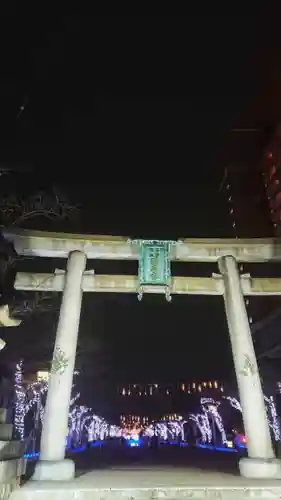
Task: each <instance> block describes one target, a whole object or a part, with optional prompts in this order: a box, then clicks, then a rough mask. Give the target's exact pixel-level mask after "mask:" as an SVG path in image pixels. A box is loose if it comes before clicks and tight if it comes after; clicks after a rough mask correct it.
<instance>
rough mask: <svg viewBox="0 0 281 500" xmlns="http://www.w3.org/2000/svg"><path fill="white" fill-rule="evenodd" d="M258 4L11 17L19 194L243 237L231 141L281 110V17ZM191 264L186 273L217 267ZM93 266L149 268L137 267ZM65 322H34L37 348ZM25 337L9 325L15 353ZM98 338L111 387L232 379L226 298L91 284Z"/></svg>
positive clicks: (166, 227)
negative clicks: (194, 11)
mask: <svg viewBox="0 0 281 500" xmlns="http://www.w3.org/2000/svg"><path fill="white" fill-rule="evenodd" d="M255 13H256V15H255V16H253V15H252V16H245V15H244V16H240V15H239V13H238V12H237V13H233V14H232V15H231V16H229V17H225V16H220V17H218V16H206V17H203V16H200V17H193V16H181V17H179V16H162V17H161V16H94V17H91V18H78V19H73V18H63V19H62V18H58V19H55V17H54V16H53V17H52V18H49V19H48V18H46V17H45V15H44V16H43V14H41V13H40V12H38V13H37V14H38V17H37V21H36V23H34V22H33V21H32V20H31V18H30V16H29V13H28V12H25V14H24V15H20V14H18V15H13V16H12V15H11V16H10V17H9V19H8V18H7V19H6V22H5V29H6V31H4V33H3V30H2V35H1V36H3V37H4V38H3V40H4V39H5V36H6V37H7V39H8V40H9V43H8V44H7V43H5V47H6V60H5V61H4V63H3V67H2V70H1V74H2V77H1V133H2V141H1V155H2V158H0V161H1V162H2V165H8V164H15V163H20V164H23V163H24V164H25V166H27V168H28V169H29V172H28V173H26V174H22V175H21V177H20V180H19V181H18V182H17V186H16V189H17V190H18V191H22V192H25V191H26V190H32V189H35V188H39V189H43V188H48V187H50V186H51V185H53V184H56V185H59V186H60V188H61V189H63V191H64V192H65V193H67V195H68V196H69V198H70V199H71V200H72V201H74V202H75V203H78V204H79V205H80V206H81V212H80V219H79V224H78V225H77V226H76V227H77V228H78V230H79V231H80V232H88V233H98V234H103V233H104V234H120V235H126V236H130V237H144V238H145V237H154V238H175V239H176V238H180V237H183V236H185V237H212V236H213V237H219V236H230V235H231V228H230V227H229V225H228V220H227V216H226V213H225V212H224V207H223V204H222V200H221V199H220V197H219V194H218V190H219V184H220V182H221V179H222V175H223V170H224V168H225V162H229V161H231V154H232V153H231V147H232V148H233V147H241V144H242V142H239V140H237V141H238V142H234V143H233V139H232V138H231V137H232V134H231V129H232V128H235V127H238V128H239V127H242V128H243V127H246V128H251V127H258V128H259V127H261V126H263V124H264V123H268V122H269V121H271V120H274V119H275V115H274V113H276V114H278V111H279V104H280V101H279V102H278V101H277V100H276V101H275V104H274V106H273V105H272V99H271V97H270V91H269V90H268V82H269V81H272V79H274V78H273V75H275V85H276V81H280V74H279V73H280V68H279V69H278V68H277V65H276V57H277V56H276V54H277V52H278V50H277V48H276V44H277V45H278V38H276V37H277V29H276V27H277V21H276V25H275V19H277V18H278V16H277V15H276V13H275V14H274V13H273V11H270V9H269V8H268V9H266V10H265V9H260V11H259V9H258V7H257V6H255ZM32 19H34V13H33V17H32ZM2 22H3V20H2ZM3 68H4V70H3ZM272 95H276V94H274V92H272ZM23 104H24V110H23V111H22V112H21V113H20V107H21V106H22V105H23ZM233 144H234V146H233ZM7 183H8V181H7ZM19 186H20V188H19ZM65 229H67V228H65ZM45 265H46V267H48V266H52V265H53V264H50V263H47V262H46V263H44V266H45ZM61 265H63V264H61ZM177 266H178V267H177ZM177 266H176V265H175V266H174V267H173V273H174V274H175V275H184V274H185V275H202V276H204V275H205V276H208V275H210V273H211V272H215V271H216V268H215V267H211V266H203V265H201V266H200V265H199V264H198V265H197V266H194V265H187V264H186V265H185V266H184V267H182V266H179V265H177ZM88 267H89V268H91V267H92V268H95V269H96V271H97V272H100V273H107V272H108V273H110V272H112V273H115V274H117V273H124V274H125V273H128V274H130V273H136V269H137V267H136V263H124V262H123V263H122V262H121V263H117V262H114V263H107V262H103V263H102V262H90V263H89V264H88ZM40 321H41V322H40ZM54 322H55V320H50V319H47V318H45V317H44V316H42V318H41V319H40V318H38V317H37V318H31V319H28V320H27V321H26V323H25V325H24V326H23V327H22V328H21V342H24V343H25V346H24V347H23V344H22V343H21V349H25V351H26V350H27V351H28V348H27V346H28V345H31V344H34V340H35V339H36V341H37V342H38V356H39V353H40V352H41V353H42V352H43V351H42V350H41V351H40V342H41V341H42V339H41V338H40V336H39V335H38V329H40V332H41V333H40V335H41V337H44V335H45V337H44V338H46V335H49V332H50V331H51V330H52V335H54V328H53V326H52V328H51V327H50V324H53V323H54ZM44 332H45V333H44ZM17 335H18V333H17V332H11V333H10V332H9V336H10V350H11V351H13V356H15V353H16V351H17V348H18V347H17V340H16V337H17ZM24 339H25V340H24ZM83 342H84V346H86V348H85V347H84V354H83V355H81V360H80V362H81V366H84V377H85V380H87V381H90V383H92V384H94V383H96V385H99V384H102V382H104V381H105V380H108V381H111V382H112V381H114V382H115V383H117V381H120V382H122V381H124V382H126V381H132V382H134V381H136V382H139V381H142V380H143V381H146V380H147V382H154V381H161V380H163V381H166V382H167V383H168V382H171V383H172V382H173V381H178V380H180V379H183V380H189V379H192V378H197V379H204V378H215V377H222V378H229V377H231V376H232V362H231V355H230V348H229V343H228V332H227V327H226V321H225V317H224V314H223V302H222V300H219V299H218V298H212V297H210V298H208V297H191V296H190V297H174V299H173V302H172V304H167V303H166V302H165V298H164V296H163V297H162V296H155V297H154V296H145V297H144V300H143V302H142V303H139V302H138V301H137V297H135V296H123V295H122V296H121V295H119V296H117V295H110V296H109V295H108V296H104V295H102V296H101V295H95V294H91V295H90V294H88V295H87V296H85V298H84V305H83V314H82V319H81V335H80V344H81V345H82V344H83ZM87 346H88V347H87ZM33 349H34V346H33ZM32 352H33V351H32ZM44 352H45V351H44ZM6 353H7V355H8V349H7V351H6ZM48 353H49V351H48V349H47V354H46V356H47V357H48V355H49V354H48ZM44 355H45V354H44ZM34 356H35V354H34ZM42 356H43V355H42ZM43 358H44V356H43ZM97 380H98V382H97Z"/></svg>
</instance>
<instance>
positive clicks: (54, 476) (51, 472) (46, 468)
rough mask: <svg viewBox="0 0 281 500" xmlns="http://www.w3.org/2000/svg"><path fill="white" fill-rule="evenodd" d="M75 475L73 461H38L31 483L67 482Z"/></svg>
mask: <svg viewBox="0 0 281 500" xmlns="http://www.w3.org/2000/svg"><path fill="white" fill-rule="evenodd" d="M74 475H75V464H74V462H73V460H70V459H68V458H67V459H64V460H39V461H38V462H37V464H36V466H35V471H34V474H33V476H32V478H31V479H32V481H69V480H70V479H73V478H74Z"/></svg>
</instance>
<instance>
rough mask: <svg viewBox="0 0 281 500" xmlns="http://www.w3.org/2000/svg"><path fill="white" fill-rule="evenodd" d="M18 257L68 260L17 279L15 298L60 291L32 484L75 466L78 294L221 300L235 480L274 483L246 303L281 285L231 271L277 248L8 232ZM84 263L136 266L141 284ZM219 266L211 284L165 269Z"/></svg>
mask: <svg viewBox="0 0 281 500" xmlns="http://www.w3.org/2000/svg"><path fill="white" fill-rule="evenodd" d="M4 236H5V238H6V239H8V240H9V241H11V242H12V243H13V244H14V247H15V249H16V251H17V253H18V254H19V255H22V256H29V257H32V256H33V257H54V258H65V259H67V269H66V272H64V271H56V272H55V273H54V274H44V273H43V274H42V273H39V274H38V273H37V274H30V273H18V274H17V276H16V280H15V288H16V289H18V290H33V291H34V290H36V291H40V290H41V291H45V290H46V291H62V292H63V294H62V303H61V308H60V316H59V322H58V327H57V333H56V341H55V347H54V353H53V361H52V369H51V377H50V382H49V391H48V396H47V402H46V409H45V416H44V423H43V429H42V437H41V452H40V460H39V461H38V463H37V465H36V469H35V473H34V476H33V479H34V480H68V479H71V478H73V477H74V472H75V470H74V463H73V462H72V461H71V460H67V459H65V442H66V435H67V427H68V412H69V403H70V397H71V387H72V378H73V371H74V365H75V355H76V346H77V338H78V330H79V320H80V311H81V303H82V294H83V291H84V292H116V293H137V292H138V293H139V298H141V295H142V293H165V294H166V297H167V299H168V300H169V299H170V296H171V294H187V295H188V294H197V295H199V294H203V295H222V296H223V298H224V304H225V311H226V316H227V322H228V327H229V335H230V340H231V346H232V352H233V359H234V365H235V371H236V376H237V382H238V388H239V395H240V400H241V406H242V410H243V420H244V427H245V433H246V435H247V438H248V458H242V459H241V460H240V462H239V469H240V473H241V475H243V476H245V477H249V478H274V477H275V478H280V477H281V464H280V461H279V460H277V459H276V458H275V454H274V451H273V447H272V442H271V437H270V431H269V426H268V422H267V417H266V409H265V405H264V398H263V393H262V387H261V382H260V376H259V371H258V366H257V361H256V356H255V351H254V347H253V342H252V335H251V330H250V326H249V322H248V316H247V311H246V307H245V302H244V295H281V279H278V278H273V279H272V278H271V279H267V278H254V279H252V278H251V276H250V275H243V276H240V274H239V271H238V267H237V263H240V262H241V263H242V262H260V263H265V262H270V261H276V262H280V261H281V241H280V240H273V239H263V240H261V239H255V240H237V239H235V240H230V239H196V240H185V239H184V240H181V241H180V242H161V241H147V240H142V241H138V242H132V241H130V240H128V239H127V238H123V237H113V236H88V235H69V234H63V233H46V232H37V231H25V230H19V231H16V232H6V233H5V234H4ZM87 259H107V260H113V259H115V260H124V259H125V260H139V276H109V275H95V273H94V271H86V270H85V269H86V262H87ZM172 260H173V261H185V262H218V271H219V272H218V274H215V275H212V277H210V278H187V277H172V276H171V273H170V261H172Z"/></svg>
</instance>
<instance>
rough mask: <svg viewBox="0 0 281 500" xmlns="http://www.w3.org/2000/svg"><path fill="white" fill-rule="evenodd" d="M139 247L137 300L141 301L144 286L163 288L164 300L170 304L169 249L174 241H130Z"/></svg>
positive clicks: (174, 243)
mask: <svg viewBox="0 0 281 500" xmlns="http://www.w3.org/2000/svg"><path fill="white" fill-rule="evenodd" d="M131 243H132V244H134V245H137V246H138V247H139V270H138V279H139V286H138V300H142V297H143V293H144V292H145V287H146V286H157V287H163V291H164V293H165V296H166V300H167V301H168V302H171V300H172V297H171V285H172V277H171V261H170V249H171V246H174V245H176V244H177V243H178V242H176V241H165V240H164V241H162V240H132V241H131Z"/></svg>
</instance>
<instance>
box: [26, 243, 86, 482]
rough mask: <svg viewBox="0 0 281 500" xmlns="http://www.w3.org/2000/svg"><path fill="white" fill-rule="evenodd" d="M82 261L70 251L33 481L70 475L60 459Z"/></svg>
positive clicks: (68, 465)
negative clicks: (37, 460)
mask: <svg viewBox="0 0 281 500" xmlns="http://www.w3.org/2000/svg"><path fill="white" fill-rule="evenodd" d="M86 260H87V258H86V255H85V254H84V253H82V252H79V251H74V252H72V253H71V254H70V255H69V258H68V262H67V270H66V275H65V287H64V291H63V296H62V303H61V308H60V316H59V322H58V327H57V333H56V341H55V347H54V353H53V360H52V369H51V375H50V380H49V390H48V395H47V401H46V407H45V414H44V421H43V429H42V436H41V447H40V448H41V449H40V460H39V462H38V464H37V467H36V469H35V474H34V476H33V479H42V480H45V479H69V478H70V477H71V476H72V475H73V474H74V465H73V464H72V463H70V461H66V460H64V457H65V445H66V438H67V433H68V415H69V405H70V398H71V389H72V381H73V372H74V366H75V356H76V348H77V339H78V330H79V321H80V312H81V304H82V294H83V291H82V282H83V273H84V270H85V267H86ZM60 462H65V464H60ZM66 462H68V463H66ZM49 476H51V477H49ZM69 476H70V477H69Z"/></svg>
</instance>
